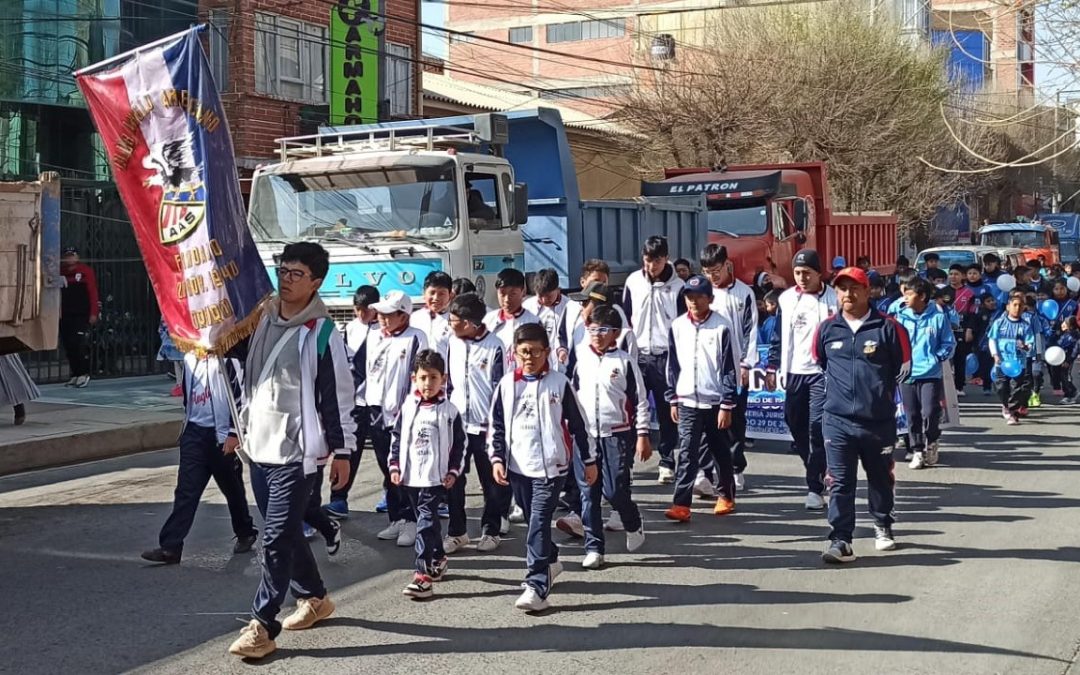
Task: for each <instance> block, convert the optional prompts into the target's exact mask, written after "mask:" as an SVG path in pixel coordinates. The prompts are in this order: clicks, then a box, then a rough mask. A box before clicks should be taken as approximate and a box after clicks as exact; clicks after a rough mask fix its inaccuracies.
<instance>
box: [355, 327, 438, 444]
mask: <svg viewBox="0 0 1080 675" xmlns="http://www.w3.org/2000/svg"><path fill="white" fill-rule="evenodd" d="M426 344H427V336H425V335H424V334H423V333H421V332H420V331H418V330H416V329H415V328H412V327H411V326H410V327H406V328H405V329H404V330H402V331H401V332H399V333H397V334H396V335H387V334H385V333H383V332H381V331H379V332H375V331H372V333H371V335H370V336H368V341H367V359H366V360H367V368H366V372H365V374H364V378H365V380H364V384H363V391H364V393H363V399H364V402H365V403H366V404H367V405H369V406H376V407H379V408H382V420H381V421H382V424H383V426H385V427H386V428H388V429H389V428H392V427H393V426H394V422H395V420H396V419H397V415H398V410H399V409H400V408H401V404H402V402H403V401H404V400H405V397H406V396H408V395H409V391H410V390H411V388H412V365H413V361H414V360H415V359H416V354H417V353H418V352H419V351H420V349H421V348H422V346H423V345H426Z"/></svg>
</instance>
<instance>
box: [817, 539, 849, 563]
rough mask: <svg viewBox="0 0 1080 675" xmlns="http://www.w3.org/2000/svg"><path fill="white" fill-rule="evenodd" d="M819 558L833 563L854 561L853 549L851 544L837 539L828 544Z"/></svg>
mask: <svg viewBox="0 0 1080 675" xmlns="http://www.w3.org/2000/svg"><path fill="white" fill-rule="evenodd" d="M821 559H822V560H824V561H825V562H827V563H834V564H839V563H849V562H855V551H853V550H852V548H851V544H849V543H847V542H846V541H840V540H839V539H837V540H836V541H834V542H832V543H830V544H829V548H827V549H825V552H824V553H822V554H821Z"/></svg>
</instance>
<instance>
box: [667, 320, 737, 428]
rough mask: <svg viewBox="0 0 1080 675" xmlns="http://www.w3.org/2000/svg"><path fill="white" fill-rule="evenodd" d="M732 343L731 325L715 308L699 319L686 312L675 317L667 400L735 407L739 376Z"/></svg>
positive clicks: (728, 407)
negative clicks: (736, 372) (736, 371)
mask: <svg viewBox="0 0 1080 675" xmlns="http://www.w3.org/2000/svg"><path fill="white" fill-rule="evenodd" d="M731 343H732V339H731V329H730V328H729V327H728V324H727V321H725V320H724V319H723V318H722V317H721V316H720V315H719V314H717V313H716V312H709V316H707V317H706V318H705V320H704V321H702V322H701V323H698V322H696V321H694V320H693V319H692V318H691V317H690V315H689V314H683V315H682V316H680V317H679V318H677V319H675V322H674V323H672V324H671V345H670V347H669V349H668V391H667V396H666V398H667V400H668V402H670V403H680V404H682V405H685V406H689V407H691V408H711V407H713V406H717V405H718V406H720V407H721V408H726V409H734V408H735V394H736V388H737V385H738V378H737V377H736V374H735V352H734V350H733V349H732V346H731Z"/></svg>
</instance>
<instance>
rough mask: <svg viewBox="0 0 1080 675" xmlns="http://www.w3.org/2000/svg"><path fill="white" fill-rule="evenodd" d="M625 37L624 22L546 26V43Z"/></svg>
mask: <svg viewBox="0 0 1080 675" xmlns="http://www.w3.org/2000/svg"><path fill="white" fill-rule="evenodd" d="M623 35H626V20H624V19H616V20H611V21H572V22H569V23H552V24H548V25H547V41H548V43H549V44H554V43H558V42H576V41H578V40H602V39H604V38H617V37H622V36H623Z"/></svg>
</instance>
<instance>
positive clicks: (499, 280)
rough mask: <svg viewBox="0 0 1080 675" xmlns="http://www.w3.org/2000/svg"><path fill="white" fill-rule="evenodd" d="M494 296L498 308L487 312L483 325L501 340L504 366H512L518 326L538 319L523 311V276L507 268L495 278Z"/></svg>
mask: <svg viewBox="0 0 1080 675" xmlns="http://www.w3.org/2000/svg"><path fill="white" fill-rule="evenodd" d="M495 294H496V296H497V297H498V298H499V308H498V309H493V310H491V311H490V312H488V314H487V316H485V317H484V325H486V326H487V327H488V330H490V331H491V332H492V333H493V334H494V335H495V337H497V338H499V339H500V340H502V343H503V347H504V348H505V353H504V356H505V357H506V361H507V363H506V366H507V367H508V368H509V367H512V366H513V359H514V334H515V332H516V331H517V329H518V327H519V326H523V325H525V324H529V323H540V318H539V317H537V316H536V315H535V314H533V313H532V312H530V311H529V310H527V309H525V306H524V302H525V275H524V274H522V273H521V271H520V270H516V269H513V268H511V267H508V268H506V269H504V270H502V271H501V272H499V274H498V276H496V277H495Z"/></svg>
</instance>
